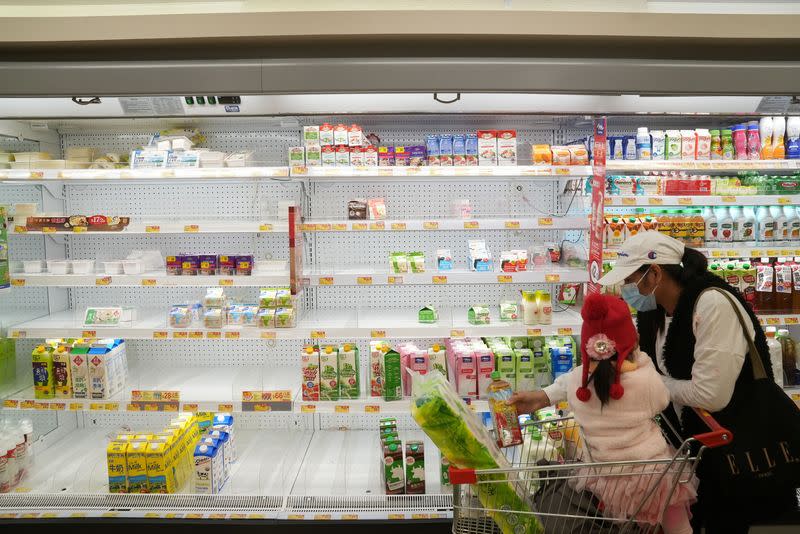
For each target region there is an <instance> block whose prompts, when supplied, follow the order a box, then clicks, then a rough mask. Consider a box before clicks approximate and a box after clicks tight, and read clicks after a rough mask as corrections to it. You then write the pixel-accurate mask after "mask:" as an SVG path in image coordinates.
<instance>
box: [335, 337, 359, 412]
mask: <svg viewBox="0 0 800 534" xmlns="http://www.w3.org/2000/svg"><path fill="white" fill-rule="evenodd" d="M338 362H339V398H342V399H357V398H359V397H360V396H361V381H360V377H361V373H359V366H358V347H356V346H355V345H351V344H349V343H345V344H344V345H342V346H341V347H339V355H338Z"/></svg>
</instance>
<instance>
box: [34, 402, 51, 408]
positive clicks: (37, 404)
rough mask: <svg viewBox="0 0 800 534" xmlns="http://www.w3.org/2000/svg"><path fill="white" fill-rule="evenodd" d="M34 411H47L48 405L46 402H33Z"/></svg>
mask: <svg viewBox="0 0 800 534" xmlns="http://www.w3.org/2000/svg"><path fill="white" fill-rule="evenodd" d="M33 409H34V410H49V409H50V405H49V404H48V403H46V402H34V403H33Z"/></svg>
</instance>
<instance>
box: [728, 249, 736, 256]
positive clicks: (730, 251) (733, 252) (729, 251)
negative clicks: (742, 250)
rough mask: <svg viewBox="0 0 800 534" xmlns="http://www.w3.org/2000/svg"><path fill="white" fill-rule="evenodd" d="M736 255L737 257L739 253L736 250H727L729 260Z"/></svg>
mask: <svg viewBox="0 0 800 534" xmlns="http://www.w3.org/2000/svg"><path fill="white" fill-rule="evenodd" d="M738 255H739V251H738V250H733V249H730V250H728V257H729V258H731V257H733V256H738Z"/></svg>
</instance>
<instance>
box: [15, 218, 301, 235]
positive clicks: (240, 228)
mask: <svg viewBox="0 0 800 534" xmlns="http://www.w3.org/2000/svg"><path fill="white" fill-rule="evenodd" d="M288 231H289V225H288V223H286V222H285V221H277V220H271V221H241V220H237V221H234V220H230V221H225V220H214V221H211V220H201V219H195V220H185V221H182V220H177V221H176V220H174V219H165V220H147V221H142V222H136V221H131V223H130V224H129V225H128V226H126V227H125V229H123V230H120V231H111V232H92V231H86V228H85V227H81V226H79V227H76V228H73V229H71V230H69V231H63V232H61V231H58V229H57V228H54V227H46V228H43V229H42V230H28V229H26V228H25V227H24V226H14V225H10V226H9V232H8V235H9V236H26V235H52V236H56V235H63V236H96V235H108V236H120V235H123V236H124V235H139V234H149V235H159V234H259V233H287V232H288Z"/></svg>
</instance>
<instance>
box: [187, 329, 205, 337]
mask: <svg viewBox="0 0 800 534" xmlns="http://www.w3.org/2000/svg"><path fill="white" fill-rule="evenodd" d="M189 339H203V332H201V331H199V330H192V331H191V332H189Z"/></svg>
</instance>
